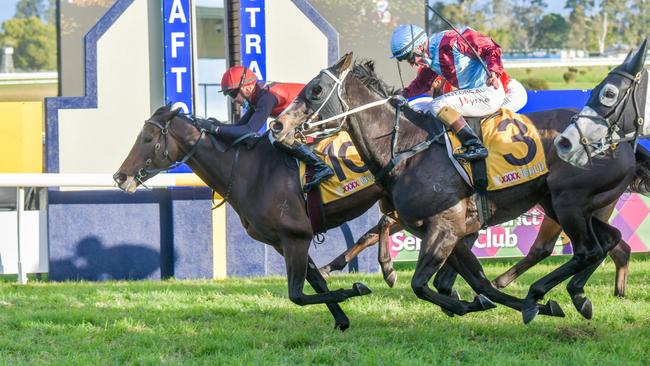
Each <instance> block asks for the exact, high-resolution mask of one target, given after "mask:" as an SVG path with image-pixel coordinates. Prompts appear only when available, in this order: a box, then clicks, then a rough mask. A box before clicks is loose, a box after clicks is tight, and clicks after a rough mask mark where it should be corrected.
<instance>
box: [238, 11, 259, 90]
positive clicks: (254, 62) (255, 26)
mask: <svg viewBox="0 0 650 366" xmlns="http://www.w3.org/2000/svg"><path fill="white" fill-rule="evenodd" d="M265 17H266V16H265V13H264V0H241V2H240V8H239V23H240V31H241V60H242V66H246V67H248V68H249V69H251V71H253V72H254V73H255V75H256V76H257V78H258V79H259V80H266V22H265Z"/></svg>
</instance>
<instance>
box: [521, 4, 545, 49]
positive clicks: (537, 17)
mask: <svg viewBox="0 0 650 366" xmlns="http://www.w3.org/2000/svg"><path fill="white" fill-rule="evenodd" d="M546 6H547V5H546V2H545V1H544V0H515V1H514V2H513V7H512V14H513V17H512V18H513V33H515V34H517V35H518V36H519V37H518V38H515V39H514V44H515V47H517V48H520V49H523V50H529V49H530V48H531V47H532V46H533V44H535V43H536V39H537V37H538V36H539V29H538V27H537V24H538V23H539V22H540V21H541V19H542V15H543V13H544V9H545V8H546Z"/></svg>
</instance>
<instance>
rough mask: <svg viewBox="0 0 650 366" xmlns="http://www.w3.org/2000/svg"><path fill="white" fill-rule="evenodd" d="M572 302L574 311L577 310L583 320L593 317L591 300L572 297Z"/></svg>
mask: <svg viewBox="0 0 650 366" xmlns="http://www.w3.org/2000/svg"><path fill="white" fill-rule="evenodd" d="M572 300H573V305H575V307H576V309H578V312H579V313H580V315H582V316H584V317H585V319H591V317H592V316H593V315H594V314H593V306H592V305H591V300H589V298H588V297H586V296H584V295H578V296H574V297H573V298H572Z"/></svg>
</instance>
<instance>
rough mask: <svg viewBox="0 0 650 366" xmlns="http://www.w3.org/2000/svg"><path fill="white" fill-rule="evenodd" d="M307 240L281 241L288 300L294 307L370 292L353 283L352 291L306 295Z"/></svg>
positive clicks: (343, 290) (362, 286)
mask: <svg viewBox="0 0 650 366" xmlns="http://www.w3.org/2000/svg"><path fill="white" fill-rule="evenodd" d="M309 243H310V241H309V240H304V239H301V240H295V239H294V240H290V239H285V240H283V241H282V253H283V254H284V261H285V264H286V268H287V281H288V287H289V299H290V300H291V301H292V302H293V303H294V304H296V305H301V306H302V305H312V304H324V303H339V302H343V301H345V300H347V299H348V298H350V297H354V296H361V295H367V294H369V293H370V292H371V291H370V289H369V288H368V287H366V285H364V284H362V283H355V284H354V285H353V286H352V289H349V290H347V289H339V290H335V291H327V292H323V293H319V294H315V295H307V294H305V293H304V292H303V288H304V285H305V278H306V276H307V268H308V262H309V255H308V251H309Z"/></svg>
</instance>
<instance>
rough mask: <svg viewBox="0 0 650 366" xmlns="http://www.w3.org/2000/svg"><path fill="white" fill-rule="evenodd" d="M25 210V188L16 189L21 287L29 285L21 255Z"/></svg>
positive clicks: (19, 279) (19, 280)
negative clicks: (21, 234) (21, 233)
mask: <svg viewBox="0 0 650 366" xmlns="http://www.w3.org/2000/svg"><path fill="white" fill-rule="evenodd" d="M24 210H25V188H24V187H17V188H16V224H17V225H16V227H17V228H18V229H17V230H18V235H17V237H16V238H17V239H18V252H17V255H18V283H20V284H21V285H24V284H26V283H27V274H26V273H25V272H24V271H23V261H22V257H21V255H20V231H21V228H22V225H21V222H22V220H21V219H22V216H23V211H24Z"/></svg>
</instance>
